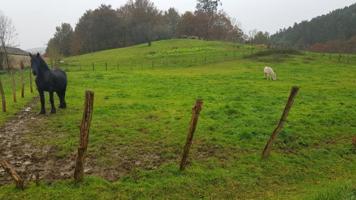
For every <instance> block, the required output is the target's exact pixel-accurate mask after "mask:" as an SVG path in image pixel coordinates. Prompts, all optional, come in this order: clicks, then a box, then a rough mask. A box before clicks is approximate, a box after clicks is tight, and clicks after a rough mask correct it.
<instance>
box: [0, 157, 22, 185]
mask: <svg viewBox="0 0 356 200" xmlns="http://www.w3.org/2000/svg"><path fill="white" fill-rule="evenodd" d="M0 165H1V166H2V168H4V170H5V171H6V173H8V174H9V175H10V176H11V178H12V179H13V180H14V182H15V183H16V188H18V189H21V190H23V189H24V181H23V179H22V178H21V177H20V176H19V175H18V174H17V172H16V170H15V169H14V167H13V166H11V165H10V164H9V163H8V162H7V161H6V160H2V161H1V162H0Z"/></svg>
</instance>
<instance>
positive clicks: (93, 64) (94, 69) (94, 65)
mask: <svg viewBox="0 0 356 200" xmlns="http://www.w3.org/2000/svg"><path fill="white" fill-rule="evenodd" d="M92 66H93V71H95V65H94V63H92Z"/></svg>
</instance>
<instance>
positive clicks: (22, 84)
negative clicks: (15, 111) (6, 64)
mask: <svg viewBox="0 0 356 200" xmlns="http://www.w3.org/2000/svg"><path fill="white" fill-rule="evenodd" d="M20 66H21V98H24V97H25V81H24V77H23V76H24V75H23V74H24V69H25V66H24V65H23V62H22V61H21V63H20Z"/></svg>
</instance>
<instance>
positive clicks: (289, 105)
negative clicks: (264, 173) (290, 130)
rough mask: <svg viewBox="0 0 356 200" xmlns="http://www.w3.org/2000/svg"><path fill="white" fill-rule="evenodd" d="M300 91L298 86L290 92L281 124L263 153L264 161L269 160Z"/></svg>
mask: <svg viewBox="0 0 356 200" xmlns="http://www.w3.org/2000/svg"><path fill="white" fill-rule="evenodd" d="M298 91H299V88H298V87H296V86H294V87H292V90H291V92H290V95H289V98H288V101H287V104H286V107H285V108H284V111H283V114H282V117H281V119H280V120H279V123H278V125H277V127H276V128H275V129H274V131H273V133H272V135H271V137H270V139H269V140H268V142H267V144H266V146H265V148H264V150H263V153H262V158H263V159H266V158H268V156H269V154H270V152H271V150H272V145H273V142H274V140H275V139H276V138H277V136H278V134H279V133H280V132H281V131H282V129H283V126H284V123H285V122H286V120H287V117H288V114H289V111H290V109H291V108H292V106H293V103H294V98H295V97H296V95H297V94H298Z"/></svg>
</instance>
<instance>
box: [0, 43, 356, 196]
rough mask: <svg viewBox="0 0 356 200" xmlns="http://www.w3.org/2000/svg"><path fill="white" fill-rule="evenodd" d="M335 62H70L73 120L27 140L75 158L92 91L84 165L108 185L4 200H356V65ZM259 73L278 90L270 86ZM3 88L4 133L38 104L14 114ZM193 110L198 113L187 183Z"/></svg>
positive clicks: (207, 46) (172, 50)
mask: <svg viewBox="0 0 356 200" xmlns="http://www.w3.org/2000/svg"><path fill="white" fill-rule="evenodd" d="M258 52H263V53H258ZM338 57H339V56H338V55H333V54H330V55H329V54H317V53H310V52H294V51H285V52H284V51H273V50H268V49H265V47H262V46H260V47H251V46H247V45H240V44H233V43H224V42H207V41H200V40H167V41H158V42H153V43H152V46H150V47H149V46H147V45H146V44H143V45H138V46H133V47H129V48H122V49H113V50H107V51H101V52H96V53H91V54H86V55H81V56H75V57H70V58H65V59H64V64H63V68H64V69H66V71H67V74H68V79H69V83H68V91H67V104H68V108H67V109H66V110H58V112H57V114H54V115H48V116H46V117H45V118H43V119H42V120H43V122H42V123H43V126H41V127H38V126H33V127H31V129H33V131H32V132H30V133H26V135H25V140H27V141H28V142H29V143H31V144H32V145H34V146H37V147H38V148H40V147H43V146H45V145H51V146H54V147H55V149H56V156H58V158H65V157H67V156H68V155H70V154H73V153H75V152H76V149H77V147H78V139H79V138H78V136H79V124H80V121H81V118H82V112H83V103H84V92H85V90H92V91H94V92H95V100H94V115H93V119H92V126H91V129H90V141H89V149H88V156H89V157H90V159H92V160H93V161H92V162H94V163H95V166H96V167H98V168H100V169H102V173H99V174H92V175H90V176H87V177H86V178H85V180H84V182H83V183H81V184H74V183H73V181H72V180H60V181H56V182H54V183H52V184H47V183H46V181H43V182H41V183H40V185H39V186H36V185H35V184H30V185H29V186H28V187H27V189H26V190H24V191H19V190H16V189H14V185H7V186H3V187H0V199H42V200H44V199H288V200H289V199H308V200H309V199H318V200H319V199H320V200H321V199H330V200H331V199H335V200H336V199H345V200H346V199H347V200H351V199H356V181H355V180H356V149H355V147H353V145H352V138H353V137H354V136H355V135H356V56H353V55H343V57H342V59H341V60H339V59H338ZM93 63H94V65H95V67H94V71H93V69H92V65H93ZM105 63H107V66H108V70H106V64H105ZM264 66H271V67H272V68H273V69H274V70H275V72H276V73H277V78H278V80H277V81H267V80H265V79H264V75H263V68H264ZM1 78H2V81H3V82H4V85H5V89H6V94H7V99H8V102H9V105H8V108H9V112H8V113H6V114H3V113H1V115H0V124H3V123H4V122H5V121H6V120H9V119H10V118H11V117H13V116H14V114H15V113H16V112H18V111H19V110H20V109H22V108H23V106H24V105H25V104H26V103H27V102H28V101H30V99H31V97H32V96H35V95H37V92H36V91H35V94H33V95H30V96H29V95H27V97H26V98H25V99H20V97H18V98H19V103H17V104H13V103H12V102H11V99H10V97H11V88H10V87H9V84H10V79H9V77H8V76H6V75H2V76H1ZM292 86H299V87H300V92H299V94H298V95H297V98H296V100H295V104H294V106H293V107H292V109H291V111H290V114H289V117H288V121H287V123H286V125H285V127H284V129H283V131H282V132H281V134H280V135H279V136H278V138H277V140H276V143H275V144H274V146H273V150H272V153H271V156H270V158H269V159H267V160H261V153H262V150H263V148H264V145H265V143H266V141H267V140H268V138H269V136H270V135H271V133H272V131H273V129H274V128H275V126H276V125H277V123H278V120H279V118H280V116H281V114H282V111H283V109H284V106H285V103H286V101H287V99H288V95H289V92H290V89H291V87H292ZM28 91H29V90H28V89H27V90H26V92H27V93H28ZM18 96H19V95H18ZM196 99H203V101H204V105H203V110H202V112H201V115H200V118H199V123H198V127H197V130H196V133H195V136H194V142H193V145H192V149H191V151H190V157H189V165H188V166H187V169H186V170H185V171H184V172H180V171H179V161H180V157H181V153H182V149H183V146H184V143H185V139H186V135H187V130H188V125H189V121H190V118H191V110H192V107H193V105H194V103H195V100H196ZM46 103H47V104H46V106H47V111H49V103H48V97H47V98H46ZM55 103H56V104H58V103H59V102H58V99H57V98H56V99H55ZM39 108H40V106H39V103H38V105H37V107H36V108H35V110H33V111H32V112H39ZM41 132H45V134H41ZM31 133H34V134H31Z"/></svg>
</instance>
